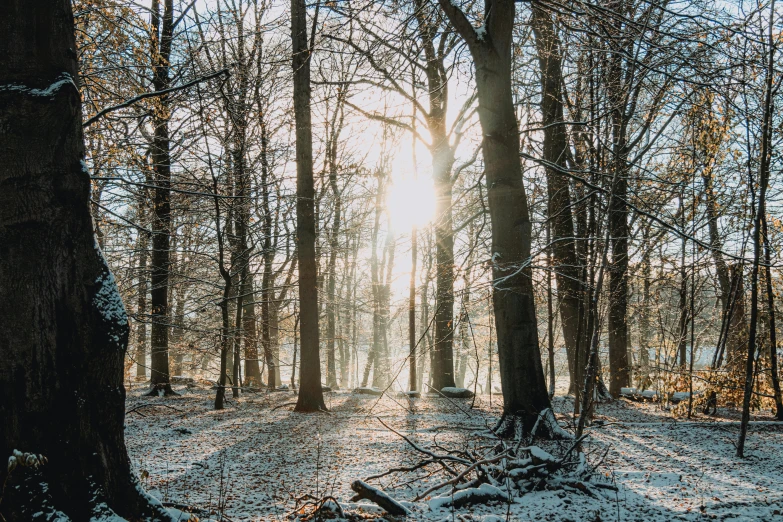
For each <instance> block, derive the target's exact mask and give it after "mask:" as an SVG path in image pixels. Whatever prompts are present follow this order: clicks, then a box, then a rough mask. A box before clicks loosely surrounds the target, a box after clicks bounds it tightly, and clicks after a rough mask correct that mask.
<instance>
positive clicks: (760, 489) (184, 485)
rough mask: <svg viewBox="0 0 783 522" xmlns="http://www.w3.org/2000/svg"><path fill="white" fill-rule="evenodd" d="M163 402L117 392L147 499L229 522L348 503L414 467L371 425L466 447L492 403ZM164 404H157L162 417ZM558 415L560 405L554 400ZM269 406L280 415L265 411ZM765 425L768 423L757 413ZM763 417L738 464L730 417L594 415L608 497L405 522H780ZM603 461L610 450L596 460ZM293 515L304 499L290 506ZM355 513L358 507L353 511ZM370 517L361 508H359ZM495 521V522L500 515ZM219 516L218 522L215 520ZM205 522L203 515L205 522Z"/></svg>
mask: <svg viewBox="0 0 783 522" xmlns="http://www.w3.org/2000/svg"><path fill="white" fill-rule="evenodd" d="M178 391H180V392H181V393H182V395H181V396H179V397H173V398H166V399H164V398H148V397H142V396H141V394H142V391H141V390H138V389H137V390H133V391H130V392H129V393H128V403H127V409H128V410H129V411H130V410H134V409H135V411H133V412H132V413H129V414H128V416H127V420H126V438H127V445H128V449H129V452H130V455H131V459H132V460H133V463H134V465H135V466H136V469H137V471H138V472H139V474H140V476H141V477H142V479H141V480H142V483H143V484H144V485H145V487H146V488H147V489H148V490H149V491H151V492H152V494H153V495H155V496H157V497H159V498H161V499H163V500H166V501H171V502H177V503H180V504H187V505H192V506H198V507H200V508H204V509H208V510H210V511H214V512H219V511H221V508H220V506H221V505H224V506H225V507H224V511H223V513H224V515H225V516H226V520H230V521H233V522H238V521H257V520H264V521H267V520H268V521H276V520H288V519H289V516H290V515H291V514H292V513H293V512H294V511H295V508H296V506H297V503H296V500H297V499H301V498H302V497H304V496H305V495H308V494H309V495H312V496H313V497H316V498H322V497H324V496H327V495H331V496H333V497H335V498H336V499H337V500H338V501H339V502H340V503H341V504H342V505H343V506H346V505H347V506H348V507H351V506H354V507H355V504H351V503H350V502H349V499H350V497H351V496H352V492H351V491H350V488H349V486H350V483H351V482H352V481H353V480H355V479H364V478H366V477H369V476H370V475H373V474H376V473H381V472H384V471H386V470H388V469H389V468H392V467H396V466H401V465H411V464H413V463H415V462H417V461H418V455H416V454H414V452H413V451H412V450H411V448H410V446H408V444H407V443H406V442H405V441H403V440H401V439H400V438H399V437H398V436H397V435H395V434H393V433H391V432H389V431H388V430H387V429H386V428H384V427H383V426H382V425H381V424H380V422H379V421H378V419H377V418H378V417H380V418H381V419H383V421H384V422H386V423H387V424H388V425H390V426H391V427H393V428H394V429H395V430H397V431H399V432H401V433H403V434H405V435H407V436H410V437H411V438H412V439H413V440H415V441H417V442H418V443H421V444H423V445H430V446H432V445H433V444H435V443H437V444H439V445H443V446H459V445H460V444H471V443H472V442H471V441H472V440H475V437H474V435H473V434H474V433H475V432H476V430H478V429H481V428H484V427H486V426H487V425H489V426H492V425H493V424H494V422H495V420H496V419H497V415H498V413H499V408H498V407H499V399H500V398H499V397H494V398H493V404H492V405H491V406H490V404H489V402H488V399H489V398H488V397H486V396H484V397H481V398H479V399H478V400H477V401H476V409H474V410H470V405H471V400H470V399H457V400H448V399H442V398H422V399H414V400H412V401H410V402H409V400H408V399H403V398H397V397H384V398H382V399H380V400H379V399H378V398H377V397H370V396H359V395H352V394H349V393H346V392H337V393H329V394H327V399H326V400H327V405H328V406H329V408H330V410H331V413H329V414H298V413H293V412H291V411H290V410H291V409H292V405H286V404H287V403H292V402H293V401H295V399H296V398H295V396H293V395H292V394H290V393H288V392H285V393H282V392H281V393H274V394H265V393H260V394H247V395H245V396H244V397H243V398H241V399H239V400H231V401H230V402H229V404H228V407H227V409H225V410H223V411H220V412H216V411H213V410H212V401H213V393H214V392H212V391H209V390H196V389H194V390H188V389H184V388H183V389H181V390H178ZM163 405H165V406H163ZM555 406H556V410H557V411H558V412H559V414H558V418H559V419H560V420H561V423H562V424H564V425H565V424H567V423H568V422H569V416H568V415H567V414H565V412H566V411H568V410H569V409H570V402H569V401H568V400H567V399H565V398H559V399H557V400H556V404H555ZM275 408H277V409H275ZM765 415H766V416H765ZM768 415H769V413H768V412H762V413H761V414H759V415H758V416H755V417H754V420H753V422H752V424H751V427H750V430H749V435H748V442H747V445H746V455H747V458H746V459H744V460H741V459H737V458H736V457H735V456H734V455H735V448H734V445H733V444H734V442H735V441H736V437H737V433H738V426H739V424H738V422H737V416H736V412H727V411H721V410H719V415H718V417H716V418H711V417H704V416H701V415H698V416H696V417H695V418H694V419H693V420H691V421H687V420H685V419H682V418H674V417H673V416H672V414H671V413H669V412H664V411H661V410H660V409H659V408H658V407H657V406H656V405H650V404H637V403H629V402H626V401H617V402H615V403H612V404H607V405H600V406H599V407H598V410H597V416H596V418H597V419H598V420H599V422H601V421H603V424H602V425H600V426H598V425H595V426H594V427H593V428H592V431H591V435H592V441H591V442H590V444H589V445H588V451H589V454H590V456H589V460H590V461H592V462H593V463H596V462H601V463H600V466H599V468H598V470H599V472H600V473H601V474H602V475H603V476H602V478H601V480H604V481H614V482H615V483H616V484H617V485H618V486H619V491H618V492H617V493H615V492H612V491H607V492H606V494H605V498H592V497H590V496H587V495H584V494H579V493H566V492H564V491H540V492H532V493H528V494H526V495H524V496H522V497H519V498H516V499H515V502H514V503H512V504H507V503H501V504H496V505H493V506H474V507H472V508H463V509H462V510H458V511H457V512H456V513H452V512H451V511H450V510H448V509H439V510H438V509H430V508H429V505H428V503H427V502H419V503H416V504H415V505H413V507H412V510H413V515H412V516H411V517H409V520H411V519H413V520H428V521H441V520H443V521H446V520H449V521H460V520H461V521H468V520H473V521H477V520H482V521H485V522H490V521H496V520H506V519H508V520H520V521H522V520H552V521H583V520H584V521H598V520H603V521H608V520H622V521H645V522H646V521H668V520H702V519H704V520H708V519H714V520H736V521H740V520H747V521H751V520H754V521H755V520H763V521H766V520H769V521H776V520H779V521H781V522H783V515H781V513H783V425H781V424H776V423H774V422H770V421H769V417H768ZM607 450H608V452H607ZM411 479H414V476H413V475H396V476H388V477H384V478H382V479H380V480H375V481H371V483H372V484H373V485H375V486H379V487H382V488H383V489H384V490H385V491H387V492H388V493H390V494H391V495H392V496H394V497H395V498H397V499H399V500H410V499H412V498H413V497H415V496H416V493H417V492H421V491H424V489H425V488H426V487H427V486H428V485H431V484H433V483H434V482H435V479H429V478H427V477H426V474H420V475H419V478H417V479H416V480H414V481H413V482H412V483H409V484H406V483H405V482H407V481H410V480H411ZM300 505H301V502H300ZM364 505H366V503H365V504H364ZM367 511H368V512H372V509H371V508H370V507H369V505H367ZM497 517H499V518H497ZM216 519H217V517H216ZM202 520H203V518H202Z"/></svg>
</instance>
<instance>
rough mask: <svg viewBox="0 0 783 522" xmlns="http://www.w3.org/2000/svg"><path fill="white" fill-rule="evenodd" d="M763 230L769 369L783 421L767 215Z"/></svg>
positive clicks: (777, 408) (778, 416) (782, 400)
mask: <svg viewBox="0 0 783 522" xmlns="http://www.w3.org/2000/svg"><path fill="white" fill-rule="evenodd" d="M761 219H762V224H761V227H762V228H761V232H762V234H763V236H764V264H765V265H766V274H765V279H766V283H767V314H768V316H767V320H768V325H767V326H768V328H769V370H770V373H771V380H772V393H773V396H774V400H775V418H776V419H777V420H779V421H783V394H781V391H780V375H779V374H778V334H777V330H776V328H777V324H776V321H775V292H774V291H773V289H772V268H771V267H772V254H771V252H770V250H771V248H770V245H769V235H768V232H767V216H766V214H765V215H763V216H762V217H761Z"/></svg>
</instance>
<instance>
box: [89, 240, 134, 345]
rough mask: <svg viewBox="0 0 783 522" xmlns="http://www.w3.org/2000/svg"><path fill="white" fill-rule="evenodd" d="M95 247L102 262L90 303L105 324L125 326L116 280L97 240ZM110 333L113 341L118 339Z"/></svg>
mask: <svg viewBox="0 0 783 522" xmlns="http://www.w3.org/2000/svg"><path fill="white" fill-rule="evenodd" d="M95 249H96V250H97V251H98V255H99V256H100V257H101V260H102V262H103V270H101V273H100V274H98V277H97V278H95V284H96V285H97V287H98V288H97V290H96V291H95V296H93V298H92V303H93V305H94V306H95V308H96V309H97V310H98V312H99V313H100V314H101V316H102V317H103V319H104V320H105V321H106V323H107V324H110V325H113V326H120V327H122V326H127V324H128V314H127V312H126V311H125V305H124V304H123V302H122V297H120V292H119V290H118V289H117V282H116V281H115V279H114V274H112V273H111V270H109V268H108V265H107V263H106V259H105V258H104V257H103V252H101V249H100V247H99V246H98V243H97V241H96V242H95ZM112 335H114V340H115V341H118V340H119V337H118V335H117V334H112Z"/></svg>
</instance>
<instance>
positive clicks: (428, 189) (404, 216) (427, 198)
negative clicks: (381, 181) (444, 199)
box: [386, 176, 435, 234]
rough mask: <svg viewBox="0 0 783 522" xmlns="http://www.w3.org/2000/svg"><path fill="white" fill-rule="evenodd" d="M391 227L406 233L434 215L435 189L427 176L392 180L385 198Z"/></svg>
mask: <svg viewBox="0 0 783 522" xmlns="http://www.w3.org/2000/svg"><path fill="white" fill-rule="evenodd" d="M386 204H387V205H388V207H387V208H388V210H389V216H390V217H391V224H392V228H393V229H394V230H395V232H397V233H402V234H404V233H406V232H408V231H410V230H411V229H412V228H413V227H414V226H416V227H417V228H421V227H423V226H424V225H426V224H427V223H429V222H430V221H431V220H432V218H433V216H434V215H435V191H434V189H433V187H432V180H431V179H429V177H427V178H424V177H415V178H414V177H413V176H405V177H399V178H397V179H395V180H394V183H393V185H392V186H391V189H390V190H389V196H388V198H387V200H386Z"/></svg>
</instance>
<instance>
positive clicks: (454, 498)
mask: <svg viewBox="0 0 783 522" xmlns="http://www.w3.org/2000/svg"><path fill="white" fill-rule="evenodd" d="M474 495H493V496H498V497H501V498H503V499H505V501H506V502H508V495H507V494H506V493H505V492H504V491H503V490H502V489H500V488H497V487H495V486H492V485H490V484H482V485H480V486H479V487H477V488H470V489H463V490H462V491H458V492H456V493H454V494H453V495H447V496H445V497H435V498H433V499H431V500H430V501H429V502H428V503H427V504H428V505H429V507H430V510H432V511H436V510H439V509H443V508H444V507H448V506H450V505H451V504H453V503H455V502H460V501H461V500H464V499H467V498H470V497H472V496H474Z"/></svg>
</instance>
